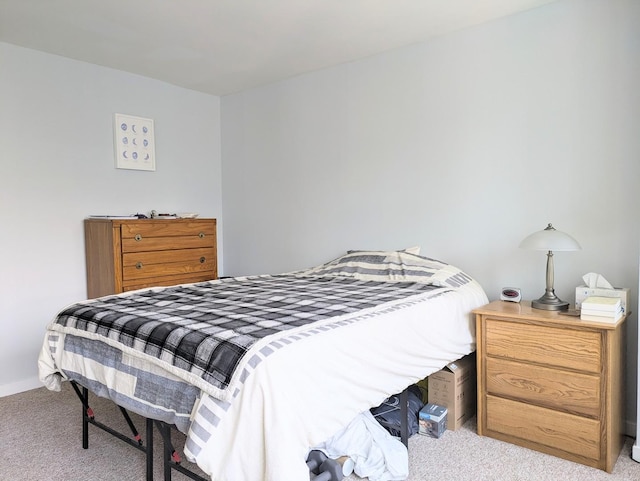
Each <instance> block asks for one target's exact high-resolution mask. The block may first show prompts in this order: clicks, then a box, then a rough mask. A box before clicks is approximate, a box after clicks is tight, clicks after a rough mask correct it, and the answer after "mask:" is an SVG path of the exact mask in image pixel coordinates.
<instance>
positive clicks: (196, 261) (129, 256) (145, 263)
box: [84, 218, 218, 298]
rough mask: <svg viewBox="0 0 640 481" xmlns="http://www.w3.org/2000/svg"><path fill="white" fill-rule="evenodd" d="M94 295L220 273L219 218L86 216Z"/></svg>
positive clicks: (90, 294) (213, 276) (89, 287)
mask: <svg viewBox="0 0 640 481" xmlns="http://www.w3.org/2000/svg"><path fill="white" fill-rule="evenodd" d="M84 232H85V252H86V263H87V295H88V297H89V298H94V297H100V296H105V295H109V294H116V293H120V292H125V291H131V290H134V289H141V288H143V287H152V286H169V285H174V284H184V283H189V282H200V281H206V280H210V279H216V278H217V272H218V267H217V243H216V219H100V218H90V219H85V221H84Z"/></svg>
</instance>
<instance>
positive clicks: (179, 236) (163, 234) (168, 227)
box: [120, 220, 216, 252]
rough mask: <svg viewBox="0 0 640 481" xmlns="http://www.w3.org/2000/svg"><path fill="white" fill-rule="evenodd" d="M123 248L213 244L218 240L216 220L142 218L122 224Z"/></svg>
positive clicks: (128, 250)
mask: <svg viewBox="0 0 640 481" xmlns="http://www.w3.org/2000/svg"><path fill="white" fill-rule="evenodd" d="M120 231H121V242H122V252H145V251H159V250H170V249H175V248H176V246H177V245H179V246H180V248H182V249H191V248H198V247H211V246H213V245H214V244H215V234H216V224H215V223H214V222H206V221H191V222H173V221H171V220H164V221H161V222H154V221H142V222H139V223H137V222H134V223H128V224H122V225H121V226H120Z"/></svg>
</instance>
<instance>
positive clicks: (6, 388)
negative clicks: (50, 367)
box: [0, 376, 43, 397]
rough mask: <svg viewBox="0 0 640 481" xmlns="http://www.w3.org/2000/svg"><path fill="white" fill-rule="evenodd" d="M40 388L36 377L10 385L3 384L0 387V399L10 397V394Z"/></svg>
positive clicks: (40, 383) (40, 384)
mask: <svg viewBox="0 0 640 481" xmlns="http://www.w3.org/2000/svg"><path fill="white" fill-rule="evenodd" d="M42 386H43V384H42V382H40V379H38V377H37V376H34V377H32V378H29V379H24V380H23V381H19V382H14V383H12V384H3V385H2V386H0V397H5V396H11V395H12V394H18V393H21V392H25V391H30V390H31V389H36V388H39V387H42Z"/></svg>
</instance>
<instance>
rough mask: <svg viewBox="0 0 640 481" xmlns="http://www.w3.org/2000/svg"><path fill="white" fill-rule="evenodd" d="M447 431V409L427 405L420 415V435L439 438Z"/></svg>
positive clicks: (431, 404)
mask: <svg viewBox="0 0 640 481" xmlns="http://www.w3.org/2000/svg"><path fill="white" fill-rule="evenodd" d="M446 430H447V408H446V407H444V406H438V405H437V404H433V403H427V404H425V406H424V407H423V408H422V409H421V410H420V414H419V415H418V433H419V434H425V435H427V436H431V437H432V438H439V437H440V436H442V435H443V434H444V432H445V431H446Z"/></svg>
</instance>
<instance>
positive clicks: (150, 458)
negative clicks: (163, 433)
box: [145, 418, 153, 481]
mask: <svg viewBox="0 0 640 481" xmlns="http://www.w3.org/2000/svg"><path fill="white" fill-rule="evenodd" d="M145 424H146V428H147V431H146V434H147V451H146V455H147V456H146V462H147V481H153V419H149V418H145Z"/></svg>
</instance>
